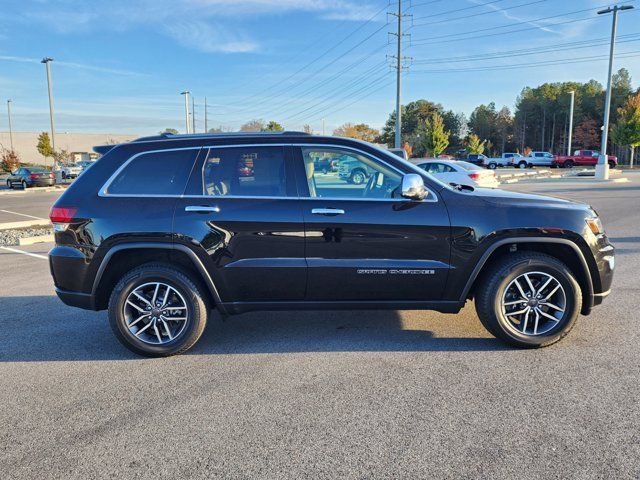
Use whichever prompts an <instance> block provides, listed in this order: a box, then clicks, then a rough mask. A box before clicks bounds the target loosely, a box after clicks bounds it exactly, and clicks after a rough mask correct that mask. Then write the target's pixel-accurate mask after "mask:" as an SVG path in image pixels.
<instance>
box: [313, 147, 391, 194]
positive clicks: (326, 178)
mask: <svg viewBox="0 0 640 480" xmlns="http://www.w3.org/2000/svg"><path fill="white" fill-rule="evenodd" d="M302 157H303V159H304V167H305V173H306V180H307V184H308V186H309V196H310V197H315V198H349V199H350V198H354V199H357V198H363V199H367V198H369V199H373V198H400V197H401V195H400V194H401V190H402V188H401V184H402V176H401V175H400V174H399V173H398V172H396V171H395V170H393V169H391V168H390V167H388V166H387V165H385V164H383V163H381V162H379V161H377V160H375V159H373V158H371V157H369V156H366V155H363V154H360V153H357V152H353V151H351V150H343V149H340V148H330V147H305V148H302ZM326 163H329V164H331V165H332V166H333V168H332V169H329V170H326V169H323V170H319V169H318V168H316V166H317V165H319V164H326Z"/></svg>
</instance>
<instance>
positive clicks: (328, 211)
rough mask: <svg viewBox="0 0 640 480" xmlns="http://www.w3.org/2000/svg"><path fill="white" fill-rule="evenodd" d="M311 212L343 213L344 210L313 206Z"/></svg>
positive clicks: (319, 213) (318, 213)
mask: <svg viewBox="0 0 640 480" xmlns="http://www.w3.org/2000/svg"><path fill="white" fill-rule="evenodd" d="M311 213H312V214H314V215H327V216H333V215H344V210H342V209H341V208H314V209H313V210H311Z"/></svg>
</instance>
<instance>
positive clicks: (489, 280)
mask: <svg viewBox="0 0 640 480" xmlns="http://www.w3.org/2000/svg"><path fill="white" fill-rule="evenodd" d="M528 272H544V273H547V274H550V275H552V276H553V277H554V278H555V279H557V280H558V282H559V283H560V284H561V285H562V288H563V289H564V292H565V295H566V305H565V309H564V313H563V314H562V316H561V318H560V320H559V322H558V323H557V324H556V325H555V326H553V327H552V328H551V329H550V330H549V331H548V332H546V333H544V334H540V335H530V334H523V333H521V332H520V331H519V330H518V329H516V328H515V327H514V325H513V323H511V322H510V321H509V320H508V318H507V317H506V315H505V314H504V313H503V312H502V300H501V299H502V296H503V294H504V292H505V289H506V288H507V286H508V285H509V284H510V283H511V281H512V280H514V279H515V278H517V277H518V276H520V275H522V274H523V273H528ZM475 306H476V312H477V313H478V317H479V318H480V322H482V325H484V327H485V328H486V329H487V331H489V333H491V334H492V335H493V336H495V337H496V338H498V339H500V340H502V341H504V342H506V343H508V344H510V345H513V346H516V347H521V348H537V347H546V346H548V345H551V344H553V343H556V342H557V341H559V340H561V339H562V338H564V337H565V336H566V335H567V334H568V333H569V332H570V331H571V329H572V328H573V326H574V325H575V322H576V319H577V318H578V315H579V313H580V310H581V307H582V290H581V289H580V285H579V284H578V282H577V280H576V279H575V277H574V275H573V273H572V272H571V270H569V268H567V266H566V265H565V264H564V263H562V262H561V261H559V260H558V259H556V258H554V257H551V256H549V255H545V254H542V253H537V252H521V253H514V254H510V255H508V256H506V257H504V258H502V259H500V260H499V261H497V262H496V264H495V265H492V266H491V267H490V268H489V270H488V271H487V272H486V273H485V274H483V275H482V277H481V278H480V279H479V284H478V287H477V289H476V295H475Z"/></svg>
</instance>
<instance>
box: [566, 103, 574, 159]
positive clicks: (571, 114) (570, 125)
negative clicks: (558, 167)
mask: <svg viewBox="0 0 640 480" xmlns="http://www.w3.org/2000/svg"><path fill="white" fill-rule="evenodd" d="M569 94H570V95H571V106H570V107H569V135H568V137H569V138H568V139H567V140H568V141H567V157H568V156H570V155H571V141H572V140H573V106H574V102H575V96H576V92H575V91H574V90H571V91H570V92H569Z"/></svg>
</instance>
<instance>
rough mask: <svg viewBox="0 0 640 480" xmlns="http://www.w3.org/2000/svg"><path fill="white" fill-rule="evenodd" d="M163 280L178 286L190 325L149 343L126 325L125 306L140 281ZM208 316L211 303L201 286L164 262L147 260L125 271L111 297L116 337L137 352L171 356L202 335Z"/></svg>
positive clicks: (110, 313)
mask: <svg viewBox="0 0 640 480" xmlns="http://www.w3.org/2000/svg"><path fill="white" fill-rule="evenodd" d="M154 281H160V282H162V283H165V284H168V285H170V286H171V287H172V288H174V289H175V290H177V291H178V292H179V293H180V294H181V295H182V297H183V298H184V300H185V303H186V306H187V309H188V311H187V320H185V321H186V322H187V325H186V326H185V327H184V329H183V330H182V331H181V332H180V334H179V335H177V336H176V337H175V338H174V339H173V340H170V341H167V342H166V343H163V344H149V343H146V342H143V341H142V340H140V339H138V338H136V337H135V336H134V335H133V334H132V333H131V332H130V331H129V329H128V327H127V325H126V318H125V314H124V306H125V302H126V301H127V297H128V296H129V294H130V293H131V292H132V291H133V290H134V289H135V288H137V287H139V286H140V285H143V284H144V283H148V282H154ZM208 318H209V305H208V304H207V301H206V297H205V295H204V294H203V292H202V290H201V287H199V286H198V285H197V283H196V282H194V281H193V280H192V279H191V278H189V276H188V275H186V274H185V273H183V272H182V271H180V270H176V269H175V268H173V267H171V266H169V265H164V264H146V265H142V266H140V267H137V268H135V269H133V270H131V271H130V272H128V273H126V274H125V275H124V276H123V277H122V278H121V279H120V281H119V282H118V283H117V285H116V286H115V288H114V289H113V291H112V292H111V297H110V298H109V324H110V325H111V329H112V330H113V333H114V334H115V336H116V338H117V339H118V340H119V341H120V343H122V345H124V346H125V347H127V348H128V349H129V350H131V351H132V352H134V353H137V354H138V355H143V356H146V357H168V356H170V355H179V354H181V353H184V352H186V351H187V350H189V349H190V348H191V347H192V346H193V345H194V344H195V343H196V342H197V341H198V339H199V338H200V336H201V335H202V332H203V331H204V329H205V327H206V325H207V320H208Z"/></svg>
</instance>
